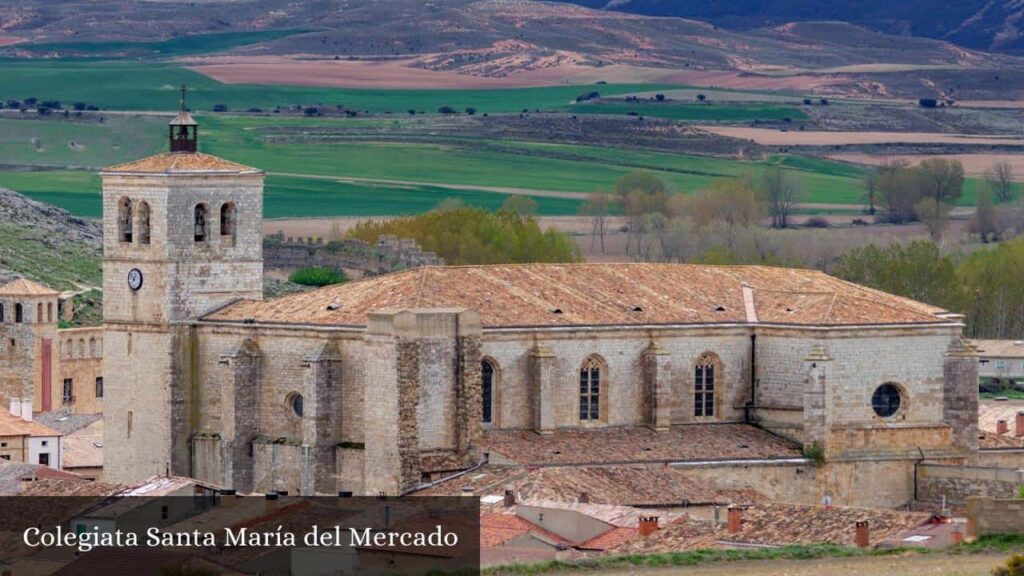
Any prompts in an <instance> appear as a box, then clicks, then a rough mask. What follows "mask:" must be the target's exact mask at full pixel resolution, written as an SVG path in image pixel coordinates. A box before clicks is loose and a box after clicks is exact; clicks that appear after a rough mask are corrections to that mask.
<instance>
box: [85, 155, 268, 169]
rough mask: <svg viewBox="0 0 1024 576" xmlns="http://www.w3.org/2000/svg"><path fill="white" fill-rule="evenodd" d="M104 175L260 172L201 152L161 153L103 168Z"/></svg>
mask: <svg viewBox="0 0 1024 576" xmlns="http://www.w3.org/2000/svg"><path fill="white" fill-rule="evenodd" d="M102 173H104V174H262V173H263V171H262V170H258V169H256V168H251V167H249V166H245V165H243V164H238V163H236V162H232V161H230V160H225V159H223V158H218V157H216V156H211V155H209V154H203V153H201V152H192V153H184V152H163V153H161V154H155V155H153V156H149V157H147V158H142V159H140V160H133V161H132V162H125V163H123V164H117V165H115V166H110V167H109V168H104V169H103V172H102Z"/></svg>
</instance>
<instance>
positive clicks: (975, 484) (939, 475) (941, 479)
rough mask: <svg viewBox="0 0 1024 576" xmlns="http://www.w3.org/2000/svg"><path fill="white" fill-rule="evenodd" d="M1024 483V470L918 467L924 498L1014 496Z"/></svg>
mask: <svg viewBox="0 0 1024 576" xmlns="http://www.w3.org/2000/svg"><path fill="white" fill-rule="evenodd" d="M1021 484H1024V470H1014V469H1010V468H989V467H981V466H948V465H939V464H921V465H919V466H918V469H917V499H918V500H919V501H921V502H941V501H942V498H943V496H945V498H946V502H948V503H950V504H963V503H964V502H965V501H967V499H968V498H969V497H971V496H987V497H990V498H1013V497H1015V496H1017V490H1018V489H1019V487H1020V486H1021Z"/></svg>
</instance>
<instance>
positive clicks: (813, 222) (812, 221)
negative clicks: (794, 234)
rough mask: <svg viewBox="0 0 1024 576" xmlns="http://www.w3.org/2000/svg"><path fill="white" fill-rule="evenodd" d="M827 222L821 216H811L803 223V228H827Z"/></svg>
mask: <svg viewBox="0 0 1024 576" xmlns="http://www.w3.org/2000/svg"><path fill="white" fill-rule="evenodd" d="M828 227H829V223H828V220H826V219H825V218H823V217H822V216H811V217H810V218H808V219H807V220H805V221H804V228H828Z"/></svg>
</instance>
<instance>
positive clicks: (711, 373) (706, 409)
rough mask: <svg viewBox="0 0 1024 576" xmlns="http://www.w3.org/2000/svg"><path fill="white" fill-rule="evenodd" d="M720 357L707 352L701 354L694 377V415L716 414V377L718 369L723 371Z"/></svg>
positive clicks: (719, 376)
mask: <svg viewBox="0 0 1024 576" xmlns="http://www.w3.org/2000/svg"><path fill="white" fill-rule="evenodd" d="M719 366H720V363H719V361H718V357H717V356H715V355H714V354H711V353H707V354H703V355H701V357H700V358H699V359H698V360H697V366H696V367H695V368H694V377H693V415H694V416H714V415H715V377H716V376H717V377H718V378H721V376H722V375H721V374H717V375H716V373H715V372H716V369H718V372H721V370H720V368H719Z"/></svg>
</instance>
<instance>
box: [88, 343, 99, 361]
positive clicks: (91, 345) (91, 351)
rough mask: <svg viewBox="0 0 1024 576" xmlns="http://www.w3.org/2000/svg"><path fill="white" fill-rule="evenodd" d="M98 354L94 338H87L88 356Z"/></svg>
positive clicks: (97, 355) (95, 356) (93, 356)
mask: <svg viewBox="0 0 1024 576" xmlns="http://www.w3.org/2000/svg"><path fill="white" fill-rule="evenodd" d="M98 357H99V354H98V352H97V350H96V339H95V338H89V358H98Z"/></svg>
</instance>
